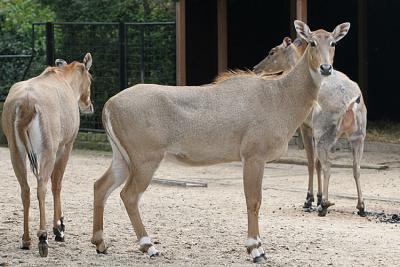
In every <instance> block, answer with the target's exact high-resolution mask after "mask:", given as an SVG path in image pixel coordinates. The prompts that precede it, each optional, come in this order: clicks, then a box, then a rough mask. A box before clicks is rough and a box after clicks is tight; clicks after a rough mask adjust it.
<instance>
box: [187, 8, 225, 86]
mask: <svg viewBox="0 0 400 267" xmlns="http://www.w3.org/2000/svg"><path fill="white" fill-rule="evenodd" d="M217 69H218V51H217V1H215V0H188V1H186V73H187V77H186V79H187V85H201V84H206V83H209V82H211V81H212V80H214V78H215V76H216V75H217Z"/></svg>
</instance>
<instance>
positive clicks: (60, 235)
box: [53, 217, 65, 242]
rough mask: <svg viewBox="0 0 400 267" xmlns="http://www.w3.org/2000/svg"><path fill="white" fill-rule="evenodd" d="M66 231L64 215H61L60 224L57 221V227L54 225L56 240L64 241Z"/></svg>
mask: <svg viewBox="0 0 400 267" xmlns="http://www.w3.org/2000/svg"><path fill="white" fill-rule="evenodd" d="M64 231H65V224H64V217H61V219H60V224H58V223H57V227H53V233H54V235H55V238H54V240H55V241H57V242H64V241H65V237H64Z"/></svg>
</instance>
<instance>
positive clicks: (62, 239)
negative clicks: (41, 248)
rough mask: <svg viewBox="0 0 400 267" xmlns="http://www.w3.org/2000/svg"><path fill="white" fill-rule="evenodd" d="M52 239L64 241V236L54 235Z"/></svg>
mask: <svg viewBox="0 0 400 267" xmlns="http://www.w3.org/2000/svg"><path fill="white" fill-rule="evenodd" d="M54 240H55V241H57V242H65V238H64V237H61V236H58V235H56V236H55V237H54Z"/></svg>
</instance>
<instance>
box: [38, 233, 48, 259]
mask: <svg viewBox="0 0 400 267" xmlns="http://www.w3.org/2000/svg"><path fill="white" fill-rule="evenodd" d="M38 247H39V254H40V256H41V257H47V254H48V253H49V243H48V242H47V235H42V236H40V237H39V244H38Z"/></svg>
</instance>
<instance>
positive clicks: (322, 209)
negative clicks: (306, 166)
mask: <svg viewBox="0 0 400 267" xmlns="http://www.w3.org/2000/svg"><path fill="white" fill-rule="evenodd" d="M330 147H331V146H324V145H321V146H317V149H316V151H317V155H318V161H319V163H320V164H321V169H322V172H323V174H324V182H323V191H322V200H321V204H320V205H319V206H318V216H325V215H326V214H327V213H328V208H329V207H330V206H332V205H334V203H333V202H329V200H328V188H329V178H330V176H331V162H330V160H329V151H330Z"/></svg>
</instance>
